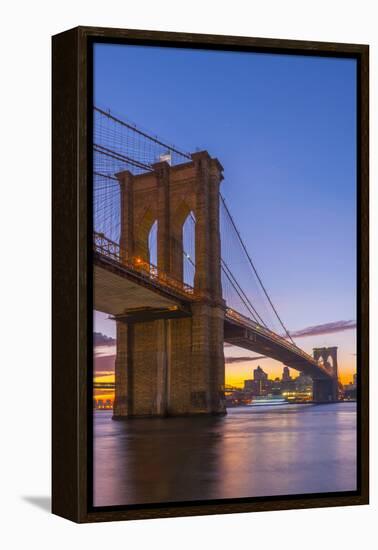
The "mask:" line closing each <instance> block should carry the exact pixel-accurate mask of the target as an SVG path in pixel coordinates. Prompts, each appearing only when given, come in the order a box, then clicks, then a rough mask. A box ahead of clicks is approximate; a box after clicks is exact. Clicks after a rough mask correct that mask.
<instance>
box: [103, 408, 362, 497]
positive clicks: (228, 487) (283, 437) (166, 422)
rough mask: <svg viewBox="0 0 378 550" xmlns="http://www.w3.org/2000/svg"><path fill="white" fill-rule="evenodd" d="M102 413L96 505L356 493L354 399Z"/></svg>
mask: <svg viewBox="0 0 378 550" xmlns="http://www.w3.org/2000/svg"><path fill="white" fill-rule="evenodd" d="M111 414H112V413H111V412H108V411H97V412H96V413H95V416H94V423H95V427H94V436H95V442H94V504H95V506H110V505H117V504H121V505H122V504H137V503H138V504H139V503H151V502H169V501H171V502H172V501H173V502H174V501H183V500H203V499H219V498H238V497H251V496H269V495H280V494H281V495H282V494H297V493H314V492H330V491H331V492H333V491H350V490H355V489H356V405H355V403H338V404H330V405H282V406H266V407H265V406H263V407H256V408H251V407H240V408H235V409H228V415H227V416H225V417H204V418H166V419H140V420H139V419H138V420H137V419H134V420H125V421H117V422H115V421H112V420H111Z"/></svg>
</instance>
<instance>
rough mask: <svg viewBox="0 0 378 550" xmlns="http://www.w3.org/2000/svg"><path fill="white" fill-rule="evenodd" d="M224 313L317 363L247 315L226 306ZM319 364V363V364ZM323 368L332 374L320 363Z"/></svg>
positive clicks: (330, 372)
mask: <svg viewBox="0 0 378 550" xmlns="http://www.w3.org/2000/svg"><path fill="white" fill-rule="evenodd" d="M226 315H228V316H229V317H231V318H232V319H234V320H235V321H238V322H239V323H240V324H242V325H244V326H245V325H247V326H250V327H251V328H253V329H254V330H256V331H257V332H260V333H261V334H265V335H266V336H268V337H269V338H270V339H272V340H275V341H276V342H278V343H279V344H281V345H284V346H285V347H286V348H288V349H290V350H291V351H295V353H297V354H299V355H301V356H302V357H303V358H304V359H306V360H307V361H310V362H312V363H314V364H316V365H319V363H318V362H317V361H316V360H315V359H314V358H313V357H312V356H311V355H309V354H308V353H306V352H305V351H303V350H302V349H301V348H299V347H298V346H297V345H295V344H292V343H291V342H288V341H287V340H286V338H283V337H282V336H279V335H278V334H276V333H275V332H272V331H271V330H269V329H267V328H265V327H262V326H261V325H259V324H257V323H256V322H255V321H252V319H250V318H249V317H246V316H245V315H242V314H241V313H239V312H237V311H235V310H234V309H232V308H227V310H226ZM319 366H320V365H319ZM321 366H322V367H323V368H324V370H326V371H327V372H328V374H332V369H330V368H327V366H326V365H321Z"/></svg>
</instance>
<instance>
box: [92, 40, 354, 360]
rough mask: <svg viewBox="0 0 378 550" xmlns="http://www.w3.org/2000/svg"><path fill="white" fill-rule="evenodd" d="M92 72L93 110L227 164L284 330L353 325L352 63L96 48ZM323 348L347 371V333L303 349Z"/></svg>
mask: <svg viewBox="0 0 378 550" xmlns="http://www.w3.org/2000/svg"><path fill="white" fill-rule="evenodd" d="M94 67H95V71H94V79H95V82H94V92H95V93H94V97H95V104H97V105H98V106H101V107H105V108H110V109H111V110H112V111H113V112H114V113H117V114H119V115H124V116H125V117H126V118H128V119H130V120H132V121H134V122H135V123H137V124H138V125H139V126H141V127H144V128H146V129H148V130H151V132H153V133H155V134H158V135H159V136H161V137H164V138H165V139H167V140H168V141H169V142H171V143H174V144H176V145H177V146H178V147H180V148H181V149H184V150H186V151H189V152H190V151H194V150H195V149H198V148H199V149H207V150H208V151H209V153H210V154H211V155H212V156H215V157H217V158H218V159H219V160H220V162H221V163H222V165H223V166H224V175H225V180H224V182H223V183H222V193H223V194H224V196H225V197H226V199H227V203H228V205H229V207H230V210H231V212H232V213H233V215H234V216H235V218H236V220H237V224H238V227H239V230H240V232H241V234H242V236H243V238H244V240H245V242H246V244H247V247H248V249H249V251H250V252H251V255H252V257H253V259H254V261H255V263H256V265H257V267H258V270H259V271H260V273H261V275H262V278H263V280H264V283H265V285H266V286H267V288H268V289H269V292H270V294H271V295H272V297H273V300H274V302H275V304H276V305H277V308H278V310H279V311H280V313H281V314H282V317H283V318H284V320H285V323H286V325H287V326H288V328H289V329H291V330H298V329H301V328H303V327H307V326H310V325H317V324H322V323H328V322H332V321H338V320H350V319H355V318H356V308H355V300H356V288H355V286H356V269H355V268H356V108H355V107H356V62H355V61H354V60H352V59H336V58H324V57H303V56H286V55H271V54H251V53H235V52H217V51H201V50H184V49H173V48H155V47H153V48H151V47H141V46H125V45H107V44H97V45H96V46H95V63H94ZM99 326H100V325H99ZM321 339H322V341H320V340H321ZM306 340H308V339H306ZM328 340H329V341H330V343H331V341H332V342H334V345H340V346H342V347H343V350H344V352H345V353H347V355H348V358H347V357H346V356H345V361H346V362H348V363H349V361H350V357H352V354H353V351H354V349H355V348H354V347H355V335H354V334H353V335H352V333H351V331H348V332H344V333H336V334H331V335H330V337H329V338H326V337H325V336H322V337H321V338H319V337H317V340H316V339H315V340H314V339H310V341H309V343H308V346H307V345H306V348H307V347H309V349H310V348H311V347H312V346H313V345H323V343H322V342H323V341H328ZM318 341H319V342H318ZM302 343H303V342H302ZM298 344H301V341H300V340H299V341H298ZM353 361H354V359H353ZM351 368H352V366H351ZM353 368H354V367H353Z"/></svg>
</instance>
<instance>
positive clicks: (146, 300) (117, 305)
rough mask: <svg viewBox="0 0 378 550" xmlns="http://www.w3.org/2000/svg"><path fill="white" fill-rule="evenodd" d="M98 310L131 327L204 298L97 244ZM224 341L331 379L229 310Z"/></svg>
mask: <svg viewBox="0 0 378 550" xmlns="http://www.w3.org/2000/svg"><path fill="white" fill-rule="evenodd" d="M93 255H94V257H93V263H94V308H95V309H96V310H98V311H102V312H104V313H107V314H108V315H111V316H114V317H118V318H122V319H123V320H125V321H127V322H138V321H139V322H143V321H148V320H151V321H152V320H154V319H164V318H165V319H169V318H177V317H184V316H190V314H191V313H190V304H191V303H193V302H194V301H196V300H198V299H199V296H198V295H196V293H195V292H194V290H193V288H192V287H190V286H189V285H185V284H183V283H181V282H179V281H176V280H174V279H173V278H171V277H168V276H167V275H165V274H161V273H159V274H158V271H157V268H156V267H154V266H152V265H151V264H146V262H142V261H141V260H140V259H135V260H134V261H133V262H132V263H125V262H122V263H120V261H119V251H118V250H114V249H113V250H109V248H108V247H107V248H106V250H105V249H104V247H103V246H102V245H99V244H98V243H97V244H95V248H94V253H93ZM224 340H225V342H228V343H229V344H233V345H235V346H238V347H241V348H244V349H248V350H250V351H253V352H256V353H258V354H262V355H265V356H267V357H271V358H272V359H276V360H277V361H280V362H282V363H283V364H285V365H287V366H289V367H291V368H294V369H296V370H298V371H301V372H303V373H304V374H306V375H308V376H311V378H313V379H323V380H330V379H331V378H332V373H331V371H330V370H328V368H327V367H326V366H325V365H322V364H319V363H318V362H317V361H316V360H315V359H314V358H313V357H311V356H310V355H309V354H307V353H305V352H304V351H303V350H301V349H300V348H298V347H297V346H295V345H293V344H292V343H291V342H289V341H288V340H286V339H285V338H283V337H282V336H279V335H277V334H275V333H274V332H272V331H270V330H268V329H266V328H265V327H262V326H261V325H258V324H257V323H255V322H254V321H252V320H251V319H249V318H247V317H245V316H243V315H241V314H240V313H238V312H236V311H234V310H232V309H230V308H227V309H226V312H225V322H224Z"/></svg>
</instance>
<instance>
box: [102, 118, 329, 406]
mask: <svg viewBox="0 0 378 550" xmlns="http://www.w3.org/2000/svg"><path fill="white" fill-rule="evenodd" d="M93 116H94V138H93V142H94V143H93V205H94V216H93V263H94V308H95V309H96V310H98V311H102V312H104V313H107V314H109V315H110V316H111V317H112V318H114V319H115V320H116V322H117V356H116V370H115V408H114V415H115V417H124V416H150V415H165V414H173V415H174V414H197V413H198V414H200V413H222V412H224V399H223V396H224V371H225V366H224V354H223V346H224V342H227V343H229V344H232V345H235V346H238V347H242V348H245V349H248V350H251V351H253V352H257V353H259V354H262V355H264V356H267V357H271V358H273V359H275V360H278V361H281V362H282V363H284V364H285V365H288V366H289V367H291V368H294V369H297V370H298V371H301V372H304V373H305V374H307V375H309V376H311V378H312V379H313V382H314V384H313V386H314V401H317V402H329V401H333V400H336V399H337V351H336V348H317V349H316V350H314V356H311V355H309V354H308V353H306V352H305V351H304V350H302V349H301V348H299V347H298V346H297V345H296V344H295V342H294V341H293V339H292V337H291V335H290V332H289V331H288V330H287V328H286V326H285V324H284V322H283V320H282V317H281V315H280V314H279V312H278V311H277V308H276V306H275V304H274V302H273V300H272V297H271V296H270V295H269V293H268V291H267V289H266V287H265V286H264V283H263V281H262V277H261V276H260V274H259V273H258V271H257V269H256V266H255V264H254V262H253V260H252V257H251V255H250V253H249V251H248V249H247V246H246V244H245V242H244V240H243V238H242V236H241V234H240V232H239V230H238V228H237V225H236V222H235V219H234V217H233V216H232V215H231V212H230V209H229V207H228V205H227V203H226V200H225V198H224V197H223V195H222V194H221V192H220V184H221V181H222V180H223V167H222V165H221V163H220V162H219V160H217V159H215V158H212V157H211V156H210V155H209V154H208V152H207V151H196V152H194V153H187V152H184V151H181V150H180V149H179V148H177V147H175V146H173V145H171V144H169V143H167V142H165V141H163V140H161V139H160V138H158V137H157V136H153V135H151V134H150V133H148V132H146V131H144V130H142V129H141V128H139V127H137V126H135V125H134V124H132V123H130V122H128V121H127V120H124V119H123V118H120V117H118V116H115V115H114V114H112V113H110V112H109V111H105V110H103V109H100V108H98V107H95V108H94V113H93ZM330 358H331V359H332V366H331V364H330V362H329V359H330Z"/></svg>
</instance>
